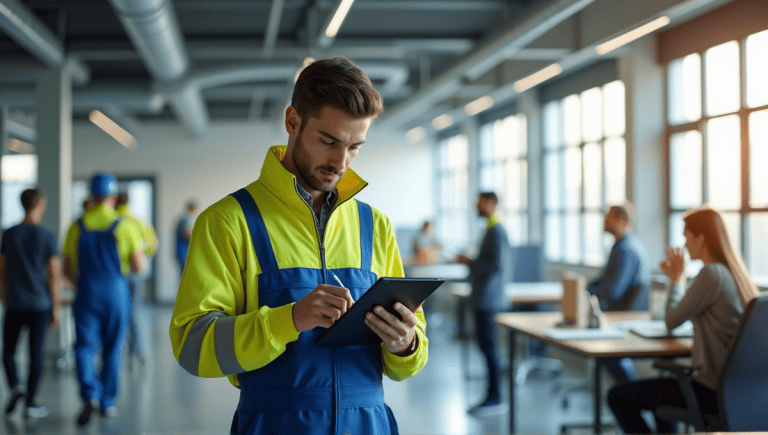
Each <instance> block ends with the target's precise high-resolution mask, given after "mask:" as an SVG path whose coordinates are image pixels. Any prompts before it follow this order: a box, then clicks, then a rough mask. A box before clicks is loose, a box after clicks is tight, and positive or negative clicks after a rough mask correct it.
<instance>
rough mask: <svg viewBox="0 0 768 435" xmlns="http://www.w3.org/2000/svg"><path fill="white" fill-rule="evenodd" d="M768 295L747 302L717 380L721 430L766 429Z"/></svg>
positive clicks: (767, 420) (767, 405) (767, 408)
mask: <svg viewBox="0 0 768 435" xmlns="http://www.w3.org/2000/svg"><path fill="white" fill-rule="evenodd" d="M767 342H768V294H764V295H760V296H758V297H756V298H755V299H753V300H752V301H750V303H749V304H748V305H747V308H746V309H745V310H744V314H743V316H742V318H741V322H740V324H739V329H738V331H737V332H736V336H735V337H734V338H733V343H732V344H731V347H730V350H729V352H728V357H727V358H726V360H725V364H724V366H723V368H722V371H721V372H720V377H719V379H718V388H717V393H718V401H719V406H720V421H721V424H722V426H723V427H722V429H723V430H727V431H757V430H761V431H765V430H768V344H766V343H767Z"/></svg>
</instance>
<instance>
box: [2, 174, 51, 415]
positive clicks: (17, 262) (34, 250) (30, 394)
mask: <svg viewBox="0 0 768 435" xmlns="http://www.w3.org/2000/svg"><path fill="white" fill-rule="evenodd" d="M21 204H22V205H23V206H24V211H25V217H24V221H23V222H22V223H21V224H19V225H16V226H15V227H11V228H8V229H7V230H6V231H5V232H4V233H3V238H2V245H1V246H0V299H1V300H2V302H3V305H4V306H5V324H4V327H3V365H4V366H5V374H6V376H7V378H8V385H9V387H10V388H11V399H10V401H9V402H8V405H7V406H6V409H5V412H6V414H10V413H11V412H13V410H14V408H16V402H17V401H18V400H19V399H21V398H22V397H24V396H26V402H27V403H26V405H27V406H26V409H25V411H24V413H25V416H27V417H32V418H39V417H45V416H46V415H48V410H47V409H46V408H45V407H44V406H41V405H38V404H37V403H36V402H35V393H36V391H37V386H38V384H39V382H40V376H41V375H42V372H43V341H44V339H45V331H46V327H48V326H50V327H51V328H55V327H56V325H57V324H58V319H59V308H58V290H59V276H60V272H59V271H60V266H59V258H58V256H57V255H56V240H55V238H54V236H53V234H51V233H50V232H49V231H47V230H45V229H43V228H41V227H40V226H39V225H40V219H41V218H42V217H43V213H45V197H44V195H43V192H42V191H41V190H40V189H27V190H25V191H24V192H22V194H21ZM24 326H26V327H27V328H29V354H30V361H29V377H28V380H27V392H26V393H24V391H23V389H22V388H21V386H20V385H19V376H18V373H17V371H16V361H15V353H16V344H17V342H18V340H19V333H20V332H21V328H22V327H24Z"/></svg>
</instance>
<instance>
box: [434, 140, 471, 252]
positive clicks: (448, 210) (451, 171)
mask: <svg viewBox="0 0 768 435" xmlns="http://www.w3.org/2000/svg"><path fill="white" fill-rule="evenodd" d="M460 136H463V137H464V141H465V144H466V151H467V159H465V161H464V162H462V163H461V166H459V167H455V168H454V167H450V166H448V167H446V166H444V161H443V152H444V151H443V150H444V147H450V143H451V141H452V140H455V139H457V138H458V137H460ZM447 152H449V153H450V150H448V151H447ZM470 152H471V150H470V142H469V137H468V136H467V135H466V134H464V133H461V132H459V131H456V132H455V133H454V134H451V135H446V136H444V137H442V138H440V140H438V141H437V157H438V164H437V186H438V188H437V190H438V192H439V195H440V201H439V202H438V204H439V206H438V216H437V218H436V219H435V220H436V222H435V223H436V227H437V234H438V235H439V236H440V237H441V240H442V241H443V243H445V244H446V246H449V247H455V248H457V249H460V248H462V247H463V246H465V245H467V243H469V234H468V232H467V231H468V230H469V217H470V214H469V201H468V200H467V201H464V203H463V204H459V205H458V206H455V205H454V204H449V203H448V200H447V198H445V197H443V194H444V189H443V183H444V182H445V181H446V180H448V181H453V180H456V179H457V178H460V177H461V176H462V174H463V175H464V177H466V180H467V186H466V188H467V191H466V192H465V198H467V199H468V198H469V175H470V173H469V170H470V168H469V153H470ZM446 218H458V219H463V220H464V222H465V223H466V224H467V226H466V228H463V229H462V231H461V234H464V235H465V236H466V237H464V238H461V237H458V238H455V237H454V238H451V237H444V229H445V225H446ZM454 245H455V246H454Z"/></svg>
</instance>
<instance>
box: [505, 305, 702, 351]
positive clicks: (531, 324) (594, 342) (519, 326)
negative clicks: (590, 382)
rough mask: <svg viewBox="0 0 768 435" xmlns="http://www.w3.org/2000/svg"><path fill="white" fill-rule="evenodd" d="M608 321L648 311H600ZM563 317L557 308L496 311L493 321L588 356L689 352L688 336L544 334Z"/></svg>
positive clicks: (643, 317) (634, 317)
mask: <svg viewBox="0 0 768 435" xmlns="http://www.w3.org/2000/svg"><path fill="white" fill-rule="evenodd" d="M604 316H605V317H604V318H605V321H606V323H607V324H608V325H610V324H613V323H616V322H622V321H625V320H647V319H650V318H651V316H650V313H648V312H637V311H635V312H632V311H627V312H609V313H604ZM562 318H563V315H562V313H560V312H551V311H550V312H533V313H500V314H497V315H496V319H495V320H496V323H498V324H500V325H502V326H506V327H508V328H511V329H514V330H515V331H518V332H522V333H524V334H527V335H530V336H532V337H536V338H538V339H540V340H544V341H546V342H548V343H552V344H555V345H557V346H560V347H562V348H565V349H568V350H571V351H573V352H576V353H578V354H580V355H584V356H586V357H592V358H612V357H631V358H649V357H650V358H652V357H670V358H672V357H687V356H690V354H691V346H692V345H693V339H691V338H653V339H651V338H643V337H640V336H639V335H636V334H634V333H632V332H627V335H625V336H624V337H623V338H603V339H590V340H556V339H553V338H550V337H548V336H547V331H548V330H550V329H555V325H556V324H557V323H558V322H560V321H561V320H562Z"/></svg>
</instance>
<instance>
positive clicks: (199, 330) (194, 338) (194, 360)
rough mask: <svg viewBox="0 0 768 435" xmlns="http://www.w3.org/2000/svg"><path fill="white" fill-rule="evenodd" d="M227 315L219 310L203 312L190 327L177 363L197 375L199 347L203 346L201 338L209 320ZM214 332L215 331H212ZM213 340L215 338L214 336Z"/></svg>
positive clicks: (208, 324)
mask: <svg viewBox="0 0 768 435" xmlns="http://www.w3.org/2000/svg"><path fill="white" fill-rule="evenodd" d="M226 316H227V315H226V314H224V313H222V312H220V311H211V312H210V313H206V314H203V315H202V316H200V317H198V318H197V320H195V323H194V324H193V325H192V328H191V329H190V330H189V334H187V339H186V340H185V341H184V346H182V348H181V352H180V353H179V365H180V366H181V367H182V368H183V369H184V370H186V371H188V372H189V373H191V374H192V375H194V376H199V367H200V349H201V348H202V347H203V338H204V337H205V333H206V332H208V328H209V327H210V326H211V322H213V320H214V319H216V318H217V317H226ZM214 334H215V331H214ZM214 340H215V338H214Z"/></svg>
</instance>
